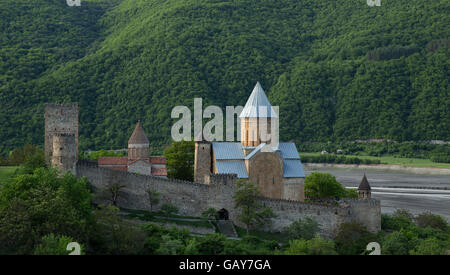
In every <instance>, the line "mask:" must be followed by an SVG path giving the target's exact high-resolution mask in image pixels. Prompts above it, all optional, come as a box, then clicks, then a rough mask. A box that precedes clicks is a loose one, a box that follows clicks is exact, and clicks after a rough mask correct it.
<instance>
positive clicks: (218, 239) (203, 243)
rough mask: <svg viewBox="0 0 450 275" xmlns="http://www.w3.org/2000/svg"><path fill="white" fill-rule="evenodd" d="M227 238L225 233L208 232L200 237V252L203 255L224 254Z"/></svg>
mask: <svg viewBox="0 0 450 275" xmlns="http://www.w3.org/2000/svg"><path fill="white" fill-rule="evenodd" d="M226 240H227V238H226V237H225V235H222V234H219V233H215V234H207V235H206V236H205V237H203V238H201V239H199V240H198V241H199V243H198V252H199V254H201V255H219V254H222V252H223V250H224V248H225V243H226Z"/></svg>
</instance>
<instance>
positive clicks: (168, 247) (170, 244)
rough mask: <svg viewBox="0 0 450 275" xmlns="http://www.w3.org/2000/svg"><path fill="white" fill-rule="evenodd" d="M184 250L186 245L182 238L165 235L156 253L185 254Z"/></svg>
mask: <svg viewBox="0 0 450 275" xmlns="http://www.w3.org/2000/svg"><path fill="white" fill-rule="evenodd" d="M184 250H185V247H184V245H183V242H182V241H181V240H179V239H174V238H172V237H171V236H170V235H164V236H162V241H161V244H160V245H159V248H158V250H157V251H156V253H157V254H159V255H180V254H183V252H184Z"/></svg>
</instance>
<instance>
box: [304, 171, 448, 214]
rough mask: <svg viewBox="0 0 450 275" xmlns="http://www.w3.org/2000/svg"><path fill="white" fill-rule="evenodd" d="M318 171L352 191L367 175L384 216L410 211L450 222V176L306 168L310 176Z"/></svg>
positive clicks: (373, 195) (373, 194)
mask: <svg viewBox="0 0 450 275" xmlns="http://www.w3.org/2000/svg"><path fill="white" fill-rule="evenodd" d="M314 171H317V172H323V173H330V174H332V175H334V176H335V177H336V179H337V180H338V181H339V182H340V183H341V184H343V185H344V186H346V187H350V188H351V187H353V188H356V187H358V186H359V183H360V182H361V178H362V177H363V175H364V173H366V176H367V179H368V180H369V183H370V185H371V187H372V197H373V198H375V199H379V200H381V211H382V213H392V212H394V211H395V210H396V209H401V208H406V209H409V210H410V211H411V212H412V213H414V214H418V213H422V212H425V211H430V212H432V213H435V214H439V215H442V216H445V217H446V218H447V220H449V221H450V176H440V175H420V174H412V173H408V172H400V171H392V170H374V169H368V170H363V169H357V168H330V167H318V168H306V167H305V173H306V175H309V174H311V173H312V172H314ZM432 188H433V189H432ZM446 189H449V190H446Z"/></svg>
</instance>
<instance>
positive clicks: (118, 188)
mask: <svg viewBox="0 0 450 275" xmlns="http://www.w3.org/2000/svg"><path fill="white" fill-rule="evenodd" d="M125 187H126V185H124V184H121V183H120V182H119V181H118V180H113V181H111V182H109V183H108V185H106V187H104V189H103V190H102V191H101V193H100V196H101V197H103V198H106V199H107V200H109V201H110V202H111V203H112V204H113V205H114V206H117V200H118V199H119V196H120V195H121V193H122V189H124V188H125Z"/></svg>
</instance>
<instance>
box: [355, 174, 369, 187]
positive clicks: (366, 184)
mask: <svg viewBox="0 0 450 275" xmlns="http://www.w3.org/2000/svg"><path fill="white" fill-rule="evenodd" d="M370 189H371V188H370V184H369V181H368V180H367V177H366V173H364V176H363V178H362V180H361V183H360V184H359V187H358V190H370Z"/></svg>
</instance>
